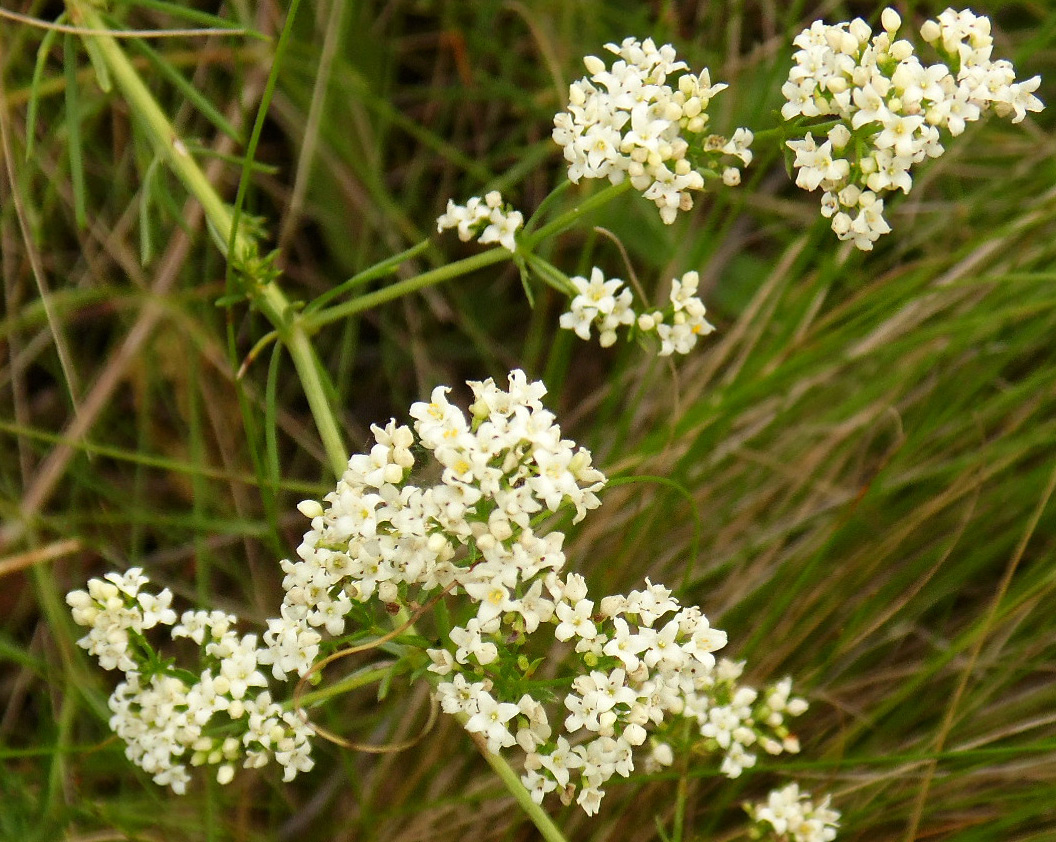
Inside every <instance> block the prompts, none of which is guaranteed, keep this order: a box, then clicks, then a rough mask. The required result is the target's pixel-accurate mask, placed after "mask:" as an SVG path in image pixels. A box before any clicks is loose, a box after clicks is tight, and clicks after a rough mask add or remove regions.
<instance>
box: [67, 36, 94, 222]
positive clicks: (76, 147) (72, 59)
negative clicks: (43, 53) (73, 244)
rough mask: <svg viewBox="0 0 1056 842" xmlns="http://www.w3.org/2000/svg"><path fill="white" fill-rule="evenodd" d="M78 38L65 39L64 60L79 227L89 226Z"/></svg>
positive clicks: (73, 185) (72, 179)
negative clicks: (85, 187)
mask: <svg viewBox="0 0 1056 842" xmlns="http://www.w3.org/2000/svg"><path fill="white" fill-rule="evenodd" d="M76 43H77V39H76V38H75V37H74V36H73V35H69V34H68V35H66V37H65V38H64V39H63V48H62V51H63V62H64V64H65V69H66V131H67V134H68V135H69V142H70V181H71V182H72V185H71V186H72V187H73V212H74V216H75V218H76V220H77V227H78V228H86V227H87V226H88V211H87V209H86V204H85V197H84V155H83V149H82V148H81V107H80V106H81V103H80V97H79V96H78V89H77V52H76V48H75V45H76Z"/></svg>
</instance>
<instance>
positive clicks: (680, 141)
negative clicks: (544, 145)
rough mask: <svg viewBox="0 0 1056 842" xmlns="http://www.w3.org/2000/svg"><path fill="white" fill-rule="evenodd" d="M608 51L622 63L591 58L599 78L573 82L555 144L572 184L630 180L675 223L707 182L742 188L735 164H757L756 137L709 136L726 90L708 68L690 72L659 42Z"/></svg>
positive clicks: (626, 43)
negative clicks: (714, 107) (713, 110)
mask: <svg viewBox="0 0 1056 842" xmlns="http://www.w3.org/2000/svg"><path fill="white" fill-rule="evenodd" d="M605 49H606V50H608V51H609V52H611V53H615V54H616V55H617V56H618V60H617V61H616V62H614V63H613V65H612V67H611V68H609V67H606V65H605V62H603V61H602V60H601V59H600V58H597V57H596V56H587V57H586V58H585V59H584V60H583V63H584V64H585V65H586V67H587V71H588V72H589V73H590V74H591V75H590V76H589V77H584V78H582V79H580V80H579V81H578V82H574V83H572V86H571V87H570V88H569V92H568V108H567V109H566V110H564V111H561V112H560V113H558V114H557V115H556V116H555V117H554V132H553V138H554V141H555V142H557V143H558V144H559V145H560V146H561V147H562V148H563V150H564V155H565V160H567V161H568V177H569V179H570V180H572V181H573V182H576V183H578V182H579V180H580V179H581V178H607V179H608V180H609V181H611V182H612V183H613V184H620V183H621V182H623V181H624V180H625V179H630V181H631V184H632V185H633V186H634V188H635V189H636V190H639V191H641V193H642V195H643V196H645V198H647V199H649V200H651V201H652V202H653V203H654V204H655V205H656V206H657V208H658V209H659V211H660V218H661V219H662V220H663V221H664V222H666V223H668V224H670V223H672V222H674V221H675V218H676V217H677V215H678V212H679V211H680V210H683V211H687V210H690V209H691V208H692V207H693V197H692V195H691V192H692V191H698V190H703V189H704V182H705V177H711V178H716V179H718V178H721V179H722V181H723V182H724V183H725V184H726V185H728V186H732V185H734V184H737V183H739V182H740V171H739V169H738V168H737V166H736V165H733V164H731V163H730V162H729V159H731V158H733V159H738V160H739V161H740V162H741V164H742V165H744V166H747V165H748V164H749V163H751V160H752V152H751V149H750V148H749V147H750V146H751V143H752V133H751V131H749V130H748V129H744V128H741V129H737V131H736V132H734V134H733V136H732V137H730V138H725V137H722V136H720V135H716V134H708V133H706V132H707V130H708V122H709V117H708V113H707V107H708V104H709V103H710V102H711V98H712V97H713V96H715V94H717V93H719V92H720V91H722V90H724V89H725V88H726V87H727V86H726V85H725V84H723V83H717V84H712V81H711V75H710V73H709V71H708V70H707V68H705V69H704V70H702V71H701V72H700V73H699V74H693V73H689V72H686V71H688V69H689V67H688V65H687V64H686V63H685V62H683V61H678V60H677V59H676V56H675V49H674V47H672V46H671V45H670V44H665V45H663V46H662V47H657V46H656V44H654V43H653V40H652V39H651V38H647V39H645V41H639V40H637V39H636V38H625V39H624V40H623V42H622V43H620V44H606V45H605ZM676 75H677V80H676ZM669 80H670V81H671V82H673V83H674V85H673V86H672V84H669ZM724 158H725V159H727V163H725V164H723V163H722V160H723V159H724Z"/></svg>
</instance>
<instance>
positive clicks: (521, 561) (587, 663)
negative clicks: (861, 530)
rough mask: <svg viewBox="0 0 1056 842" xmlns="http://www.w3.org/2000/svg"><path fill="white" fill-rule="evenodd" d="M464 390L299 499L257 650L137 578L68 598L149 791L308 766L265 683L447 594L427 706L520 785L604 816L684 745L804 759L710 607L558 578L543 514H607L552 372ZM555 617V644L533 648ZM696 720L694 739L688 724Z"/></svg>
mask: <svg viewBox="0 0 1056 842" xmlns="http://www.w3.org/2000/svg"><path fill="white" fill-rule="evenodd" d="M469 386H470V389H471V390H472V392H473V398H474V399H473V402H472V405H471V406H470V409H469V415H468V416H467V415H466V413H464V412H463V411H462V410H461V409H459V408H458V407H457V406H455V405H453V404H451V403H450V402H449V401H448V400H447V394H448V392H449V391H450V390H449V389H447V388H446V387H442V386H441V387H437V388H436V389H435V390H434V391H433V394H432V397H431V399H430V400H429V401H428V402H421V403H416V404H414V405H413V406H412V407H411V410H410V414H411V416H412V417H413V418H414V424H413V429H412V427H408V426H402V425H398V424H397V423H396V422H395V421H390V422H389V423H388V424H387V425H386V426H385V427H379V426H375V427H373V428H372V429H373V432H374V437H375V444H374V446H373V447H372V448H371V449H370V451H369V452H368V453H363V454H357V455H355V456H353V457H352V458H351V459H350V460H349V462H348V468H347V470H346V471H345V473H344V475H343V476H342V477H341V479H340V480H339V482H338V484H337V487H336V488H335V489H334V491H332V492H330V493H329V494H328V495H327V496H326V498H325V500H324V501H323V503H319V502H316V501H311V500H309V501H305V502H304V503H302V504H301V505H300V506H299V508H300V510H301V512H302V513H303V514H305V515H306V516H307V517H309V518H310V519H311V528H310V530H309V531H308V532H307V533H306V534H305V536H304V540H303V541H302V543H301V545H300V547H299V548H298V550H297V560H295V561H283V562H282V563H281V566H282V569H283V571H284V572H285V574H286V575H285V578H284V580H283V588H284V591H285V596H284V599H283V603H282V606H281V608H280V611H279V615H280V616H279V617H277V618H274V619H271V620H268V621H267V630H266V631H265V632H264V633H263V635H262V636H261V642H260V643H258V637H257V635H255V634H245V635H239V633H238V632H237V631H236V630H235V625H236V623H237V622H238V619H237V618H236V617H235V616H233V615H230V614H225V613H223V612H219V611H214V612H205V611H188V612H186V613H184V614H183V616H182V617H181V618H180V622H179V623H177V622H176V620H177V618H176V614H175V612H174V611H173V610H172V608H171V607H170V605H171V601H172V595H171V593H170V592H169V591H168V590H163V591H161V592H160V593H157V594H153V593H149V592H147V591H146V590H144V588H143V586H144V585H146V584H147V578H146V577H145V576H144V575H143V574H142V571H141V570H139V569H132V570H129V571H128V572H127V573H124V574H119V573H110V574H108V575H107V576H106V577H105V578H104V579H95V580H92V581H91V582H90V583H89V585H88V590H87V591H75V592H73V593H71V594H69V595H68V597H67V602H68V603H69V604H70V606H71V608H72V609H73V615H74V619H75V621H76V622H77V623H79V624H81V625H83V626H86V627H88V629H89V631H88V634H87V635H86V636H85V637H84V638H82V639H81V641H80V645H81V646H83V647H84V648H86V649H87V650H88V651H89V652H90V653H91V654H93V655H95V656H96V657H98V658H99V660H100V663H101V664H102V665H103V666H105V667H107V668H109V669H117V668H119V669H122V670H123V671H124V672H125V673H126V675H125V681H123V682H122V683H121V684H120V685H119V686H118V687H117V689H116V690H115V691H114V693H113V695H112V696H111V699H110V708H111V711H112V714H113V716H112V717H111V720H110V724H111V727H112V728H113V730H114V731H115V732H116V733H117V734H118V735H119V736H120V737H121V738H122V739H123V740H124V741H125V743H126V746H127V748H126V754H127V756H128V758H129V759H130V760H132V761H133V762H134V763H136V764H138V765H139V766H141V767H142V768H143V769H145V770H146V771H147V772H149V773H150V774H152V775H153V776H154V780H155V781H156V782H157V783H159V784H167V785H169V786H171V787H172V788H173V789H174V790H175V791H177V792H183V791H184V790H185V788H186V786H187V783H188V782H189V780H190V775H189V772H188V770H187V766H188V765H191V766H197V765H210V766H213V767H215V768H216V778H217V780H219V781H220V783H228V782H229V781H231V779H232V778H233V777H234V774H235V768H236V766H237V765H239V764H241V765H242V766H244V767H247V768H253V767H258V766H263V765H265V764H266V763H267V762H268V761H269V760H271V759H274V760H275V761H277V762H278V763H279V764H281V765H282V766H283V767H284V772H285V773H284V779H286V780H290V779H292V778H293V777H294V776H296V775H297V774H298V773H299V772H302V771H306V770H308V769H310V768H311V767H312V765H313V760H312V758H311V744H310V741H309V740H310V737H311V736H312V733H313V729H312V727H311V726H310V725H309V724H308V722H307V721H306V720H305V719H303V718H302V717H301V716H299V715H298V712H297V711H295V710H293V709H292V708H293V705H291V704H290V703H289V702H287V703H285V704H280V703H277V702H275V701H273V700H272V696H271V693H270V691H269V689H268V685H269V678H268V676H267V675H266V674H265V673H266V672H269V671H270V673H271V678H272V679H274V680H276V681H290V680H294V679H300V678H301V677H306V676H307V677H311V676H309V673H312V672H313V667H315V665H316V664H318V663H319V662H320V659H321V658H324V657H326V656H327V655H328V653H333V652H335V651H336V650H337V649H338V648H339V647H340V646H341V645H343V643H344V642H345V641H348V640H350V639H351V638H350V637H349V635H357V634H362V631H361V630H360V629H355V628H353V629H351V630H350V629H349V628H348V623H349V619H350V618H351V617H356V618H357V619H358V620H359V622H360V623H362V622H363V618H364V617H366V618H368V624H369V622H373V621H370V620H369V618H370V617H371V616H374V617H376V618H378V621H379V622H380V621H381V618H385V617H391V616H393V615H394V614H402V613H406V612H409V611H411V610H414V609H416V608H418V609H420V607H421V606H422V605H424V604H427V601H429V600H433V599H436V598H441V597H446V598H450V599H451V600H452V604H451V605H450V606H449V611H448V612H447V614H448V616H450V618H451V621H452V625H450V627H448V628H446V629H445V630H444V631H443V632H442V633H441V635H440V645H439V646H435V647H427V648H426V650H425V652H424V653H420V654H419V655H418V657H419V658H421V659H422V661H423V662H424V663H423V665H422V666H423V667H424V666H428V670H427V671H426V674H431V675H432V676H433V678H432V681H433V683H434V685H435V696H436V699H437V700H438V702H439V703H440V705H441V707H442V708H443V710H445V711H446V712H448V713H452V714H455V715H457V716H458V717H459V719H460V721H461V722H462V723H463V725H464V726H465V727H466V729H467V730H468V731H470V732H471V733H475V734H479V735H480V736H481V738H482V740H483V741H484V742H485V743H486V746H487V749H488V750H489V751H492V752H500V751H502V750H504V749H507V748H511V747H513V746H519V747H520V749H521V750H522V751H523V752H524V773H523V783H524V785H525V787H526V788H527V789H528V791H529V792H530V793H531V795H532V797H533V798H534V799H536V800H537V801H542V800H543V798H544V796H545V795H546V793H548V792H551V791H557V793H558V794H559V795H560V796H561V798H562V799H563V800H564V801H565V803H571V801H572V800H573V799H574V800H576V801H577V802H578V803H579V804H580V805H581V806H582V808H583V809H584V810H585V811H586V812H588V813H590V814H593V813H595V812H597V810H598V809H599V806H600V803H601V799H602V797H603V795H604V789H603V785H604V784H605V782H606V781H607V780H608V779H609V778H610V777H611V776H613V775H614V774H615V775H622V776H627V775H629V774H630V773H631V771H632V770H633V769H634V768H635V765H636V762H637V763H642V764H643V765H644V767H645V768H657V767H658V766H662V765H669V764H670V763H671V762H673V757H674V750H673V748H672V746H677V747H678V748H679V749H680V750H688V748H689V745H690V744H695V745H696V747H697V749H698V750H705V751H709V752H712V753H717V754H719V755H720V756H721V757H722V760H721V770H722V772H723V773H724V774H726V775H728V776H730V777H736V776H737V775H739V774H741V772H742V770H744V769H746V768H749V767H751V766H753V765H754V764H755V762H756V759H757V752H758V751H763V752H766V753H767V754H772V755H776V754H780V753H782V752H795V751H798V750H799V744H798V741H797V740H796V738H795V736H794V735H793V734H792V732H791V731H790V730H789V727H788V720H789V719H790V718H791V717H794V716H798V715H799V714H801V713H803V711H805V710H806V707H807V705H806V702H805V701H803V700H802V699H799V698H796V697H793V696H792V695H791V681H790V680H789V679H785V680H783V681H781V682H778V683H777V684H775V685H773V686H771V687H769V688H767V689H765V690H763V691H757V690H755V689H753V688H751V687H748V686H746V685H742V684H740V683H739V678H740V674H741V669H742V666H743V665H742V664H739V663H735V662H733V661H729V660H727V659H722V660H720V661H716V658H715V656H714V654H713V653H714V652H715V651H717V650H719V649H721V648H722V647H723V646H725V645H726V634H725V632H722V631H720V630H717V629H714V628H712V627H711V625H710V623H709V622H708V620H707V618H706V617H705V616H704V614H703V613H702V612H701V611H700V609H698V608H696V607H692V606H682V605H680V603H679V602H678V600H677V599H675V598H674V596H673V595H672V593H671V591H670V590H668V589H667V588H665V587H663V586H662V585H659V584H652V583H650V582H648V581H647V582H646V587H645V588H644V589H642V590H637V591H631V592H630V593H628V594H625V595H613V596H607V597H604V598H603V599H601V600H599V601H595V600H592V599H591V598H590V596H589V594H588V590H587V585H586V582H585V580H584V579H583V577H582V576H579V575H578V574H575V573H564V572H563V568H564V566H565V562H566V559H565V555H564V553H563V551H562V546H563V543H564V539H565V536H564V533H562V532H560V531H558V530H556V529H550V530H546V529H544V528H543V525H542V521H544V520H545V519H546V518H547V517H548V516H549V515H552V514H553V515H556V514H559V513H560V512H562V511H563V510H566V509H567V510H569V511H570V512H571V515H572V521H573V522H576V521H579V520H581V519H582V518H584V517H585V516H586V514H587V512H588V511H590V510H592V509H594V508H596V507H597V506H598V505H600V501H599V499H598V496H597V492H598V491H600V490H601V488H602V487H603V485H604V484H605V477H604V475H603V474H602V473H601V472H600V471H598V470H597V469H596V468H594V467H593V465H592V462H591V455H590V453H589V452H588V451H587V450H585V449H584V448H581V447H577V446H576V445H575V443H574V442H572V441H569V440H567V439H564V438H562V436H561V430H560V428H559V427H558V425H557V424H556V423H555V418H554V415H553V413H551V412H550V411H549V410H547V409H546V408H545V407H544V406H543V404H542V402H541V398H542V397H543V395H544V394H545V392H546V389H545V387H544V386H543V384H542V383H539V382H530V381H528V379H527V378H526V377H525V375H524V374H523V372H520V371H514V372H512V373H511V374H510V376H509V386H508V389H501V388H499V387H498V386H496V384H495V383H494V382H493V381H492V380H490V379H489V380H486V381H483V382H471V383H470V384H469ZM422 454H431V459H430V461H432V462H434V463H435V466H436V468H437V469H438V473H439V480H438V481H437V482H435V483H434V484H432V485H425V486H421V485H416V484H413V483H412V482H411V481H410V480H411V474H412V471H413V470H414V469H415V468H421V467H424V466H423V465H422V464H420V463H421V462H422V459H423V455H422ZM459 594H461V595H463V596H464V597H465V599H463V600H460V601H455V600H454V598H455V597H456V596H457V595H459ZM365 612H366V613H365ZM354 625H355V624H354ZM163 626H165V627H169V629H170V636H171V638H172V639H173V640H179V639H181V638H182V639H187V640H190V641H192V642H193V643H195V644H197V646H198V648H199V656H200V658H199V663H198V664H197V666H196V667H195V669H193V670H188V669H185V668H182V667H179V666H177V665H176V663H175V661H174V660H172V659H166V658H163V657H162V655H161V654H160V653H159V652H157V651H155V650H154V649H153V647H152V645H151V644H150V643H149V642H148V640H147V636H148V632H151V630H153V629H154V628H155V627H163ZM544 627H545V628H550V629H552V636H549V639H544V640H542V642H541V643H540V639H541V638H540V635H539V634H538V632H539V630H540V629H541V628H544ZM554 640H556V641H560V642H564V643H566V644H568V645H570V646H571V647H572V648H573V649H574V651H575V654H576V658H577V660H578V667H577V668H576V672H575V673H574V675H573V676H571V680H570V685H569V691H568V692H567V693H566V694H565V695H564V697H563V699H562V700H561V701H563V710H562V712H561V713H560V714H559V715H558V717H557V719H556V720H553V717H554V712H553V711H552V710H548V708H547V704H548V703H549V702H550V701H551V700H552V699H553V694H552V690H551V689H550V688H551V685H552V682H536V681H533V673H534V671H535V668H536V667H537V666H538V660H535V661H533V660H531V659H530V657H529V655H533V654H535V653H536V651H542V652H545V651H546V650H547V649H548V648H549V647H550V646H551V645H552V642H553V641H554ZM533 647H534V650H535V651H533ZM269 668H270V669H269ZM687 720H688V721H690V722H692V723H693V725H692V728H691V729H690V730H691V733H692V738H691V741H690V744H686V740H685V729H684V728H682V727H681V726H680V725H679V724H678V723H679V722H686V721H687ZM551 721H555V722H556V723H557V727H555V726H553V725H551ZM647 743H648V745H646V744H647ZM643 747H644V748H643ZM639 751H640V752H641V753H642V754H643V756H642V757H640V758H637V759H636V757H635V754H636V752H639Z"/></svg>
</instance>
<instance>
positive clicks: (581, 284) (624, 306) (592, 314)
mask: <svg viewBox="0 0 1056 842" xmlns="http://www.w3.org/2000/svg"><path fill="white" fill-rule="evenodd" d="M569 280H570V281H571V283H572V286H573V288H574V289H575V291H576V294H575V296H574V297H573V298H572V301H571V304H570V305H569V309H568V312H566V313H562V314H561V319H560V325H561V327H563V328H565V329H566V330H571V331H574V332H575V334H576V336H578V337H579V338H580V339H590V336H591V333H590V329H591V327H596V328H597V330H598V334H599V337H598V341H599V342H600V343H601V346H602V347H603V348H607V347H609V346H610V345H612V344H613V343H615V342H616V338H617V334H616V331H617V329H618V328H620V327H627V328H629V329H636V330H637V332H638V334H640V335H644V334H649V333H652V332H655V333H656V334H657V336H658V337H659V339H660V351H659V355H660V356H661V357H666V356H670V355H671V354H675V353H678V354H688V353H689V352H690V351H691V350H692V349H693V347H694V346H695V345H696V344H697V341H698V340H699V339H700V338H701V337H702V336H707V335H708V334H709V333H711V332H712V331H713V330H715V328H714V326H713V325H712V324H711V323H710V322H709V321H708V320H707V319H706V318H705V313H706V312H707V311H706V308H705V307H704V302H703V301H701V299H700V298H698V297H697V295H696V292H697V287H698V285H699V284H700V276H699V275H698V274H697V273H696V272H686V274H684V275H683V276H682V277H681V278H674V279H672V281H671V292H670V294H669V304H668V306H667V307H666V308H664V309H661V310H651V311H648V312H643V313H640V314H639V313H636V312H635V310H634V309H633V307H632V304H633V301H634V298H633V296H632V294H631V291H630V289H628V288H626V287H624V285H623V281H622V280H620V279H619V278H610V279H608V280H606V279H605V275H604V273H603V272H602V270H601V269H599V268H598V267H596V266H595V267H594V269H593V270H592V271H591V275H590V280H587V279H586V278H583V277H578V276H577V277H574V278H570V279H569Z"/></svg>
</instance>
